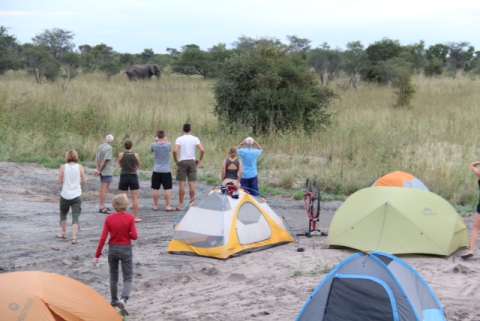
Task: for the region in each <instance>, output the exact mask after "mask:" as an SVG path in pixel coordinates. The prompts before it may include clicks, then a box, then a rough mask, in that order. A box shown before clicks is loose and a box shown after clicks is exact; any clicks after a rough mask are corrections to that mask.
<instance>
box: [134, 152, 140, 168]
mask: <svg viewBox="0 0 480 321" xmlns="http://www.w3.org/2000/svg"><path fill="white" fill-rule="evenodd" d="M135 158H136V159H137V169H140V167H141V163H140V156H138V154H137V153H135Z"/></svg>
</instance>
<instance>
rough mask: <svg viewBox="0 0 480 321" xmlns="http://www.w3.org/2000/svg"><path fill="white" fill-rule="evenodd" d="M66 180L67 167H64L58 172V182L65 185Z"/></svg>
mask: <svg viewBox="0 0 480 321" xmlns="http://www.w3.org/2000/svg"><path fill="white" fill-rule="evenodd" d="M64 178H65V167H64V165H62V166H60V169H59V170H58V182H59V183H60V185H63V180H64Z"/></svg>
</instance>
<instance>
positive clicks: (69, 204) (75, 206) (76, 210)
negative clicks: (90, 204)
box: [60, 196, 82, 224]
mask: <svg viewBox="0 0 480 321" xmlns="http://www.w3.org/2000/svg"><path fill="white" fill-rule="evenodd" d="M70 209H72V224H78V217H79V216H80V213H81V212H82V199H81V198H80V196H79V197H76V198H74V199H71V200H66V199H64V198H63V197H61V196H60V223H64V222H65V221H66V220H67V214H68V212H69V211H70Z"/></svg>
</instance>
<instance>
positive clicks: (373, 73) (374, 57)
mask: <svg viewBox="0 0 480 321" xmlns="http://www.w3.org/2000/svg"><path fill="white" fill-rule="evenodd" d="M401 52H402V46H401V45H400V43H399V42H398V41H397V40H392V39H388V38H385V39H383V40H380V41H377V42H375V43H373V44H371V45H370V46H368V47H367V49H366V54H367V64H366V66H365V68H364V69H363V72H362V73H363V78H364V79H365V80H367V81H373V82H378V83H386V82H387V81H388V74H387V70H385V62H386V61H387V60H389V59H392V58H395V57H398V56H399V55H400V53H401Z"/></svg>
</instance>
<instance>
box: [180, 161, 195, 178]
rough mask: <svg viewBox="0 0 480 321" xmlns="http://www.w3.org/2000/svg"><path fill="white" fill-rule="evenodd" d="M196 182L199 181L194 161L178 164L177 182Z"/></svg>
mask: <svg viewBox="0 0 480 321" xmlns="http://www.w3.org/2000/svg"><path fill="white" fill-rule="evenodd" d="M187 179H188V181H189V182H195V181H196V180H197V163H196V162H195V161H194V160H193V159H192V160H183V161H180V162H178V164H177V181H181V182H185V181H186V180H187Z"/></svg>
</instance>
